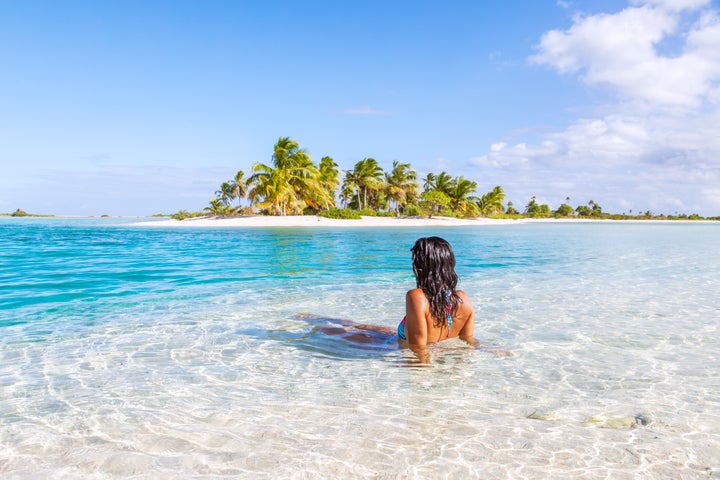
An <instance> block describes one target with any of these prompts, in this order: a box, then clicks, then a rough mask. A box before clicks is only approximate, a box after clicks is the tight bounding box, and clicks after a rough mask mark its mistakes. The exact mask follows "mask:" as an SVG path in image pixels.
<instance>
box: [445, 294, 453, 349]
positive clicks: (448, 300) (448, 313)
mask: <svg viewBox="0 0 720 480" xmlns="http://www.w3.org/2000/svg"><path fill="white" fill-rule="evenodd" d="M445 318H447V336H448V337H450V328H451V327H452V321H453V319H452V290H450V289H449V288H448V289H447V290H445Z"/></svg>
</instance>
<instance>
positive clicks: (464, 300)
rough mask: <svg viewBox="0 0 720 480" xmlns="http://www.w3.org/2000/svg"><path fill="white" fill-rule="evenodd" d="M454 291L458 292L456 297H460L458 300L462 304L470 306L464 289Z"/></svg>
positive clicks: (470, 303)
mask: <svg viewBox="0 0 720 480" xmlns="http://www.w3.org/2000/svg"><path fill="white" fill-rule="evenodd" d="M456 293H457V294H458V297H460V300H462V303H463V305H465V306H467V307H470V308H472V302H471V301H470V297H469V296H468V294H467V293H465V291H464V290H457V291H456Z"/></svg>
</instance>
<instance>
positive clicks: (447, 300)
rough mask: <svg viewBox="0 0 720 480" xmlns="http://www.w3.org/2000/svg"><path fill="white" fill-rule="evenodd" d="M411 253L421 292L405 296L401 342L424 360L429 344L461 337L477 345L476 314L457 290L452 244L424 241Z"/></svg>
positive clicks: (427, 238)
mask: <svg viewBox="0 0 720 480" xmlns="http://www.w3.org/2000/svg"><path fill="white" fill-rule="evenodd" d="M411 251H412V267H413V272H414V273H415V281H416V283H417V288H414V289H412V290H410V291H409V292H407V295H406V296H405V318H403V319H402V321H401V322H400V325H398V337H399V338H400V340H402V341H406V342H407V344H408V346H409V347H410V348H412V349H413V350H414V351H415V352H416V353H418V354H419V355H421V356H422V357H424V356H425V353H424V350H425V346H426V345H427V344H429V343H437V342H440V341H442V340H445V339H448V338H454V337H460V339H462V340H464V341H465V342H467V343H469V344H470V345H474V339H473V334H474V331H475V312H474V310H473V306H472V303H471V302H470V299H469V298H468V296H467V294H466V293H465V292H464V291H462V290H457V289H456V287H457V282H458V276H457V274H456V273H455V254H453V251H452V247H451V246H450V244H449V243H448V242H447V241H446V240H444V239H442V238H440V237H426V238H420V239H418V241H416V242H415V245H414V246H413V247H412V249H411ZM421 360H422V358H421Z"/></svg>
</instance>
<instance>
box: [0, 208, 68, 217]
mask: <svg viewBox="0 0 720 480" xmlns="http://www.w3.org/2000/svg"><path fill="white" fill-rule="evenodd" d="M0 216H2V217H54V216H55V215H43V214H39V213H28V212H26V211H25V210H23V209H21V208H18V209H17V210H15V211H14V212H12V213H0Z"/></svg>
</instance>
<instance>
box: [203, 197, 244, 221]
mask: <svg viewBox="0 0 720 480" xmlns="http://www.w3.org/2000/svg"><path fill="white" fill-rule="evenodd" d="M204 210H205V211H206V212H208V213H211V214H213V215H217V216H220V217H226V216H228V215H233V214H235V213H236V212H237V207H231V206H230V205H228V204H227V203H225V202H223V201H222V200H221V199H218V198H212V199H210V206H208V207H205V208H204Z"/></svg>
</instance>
